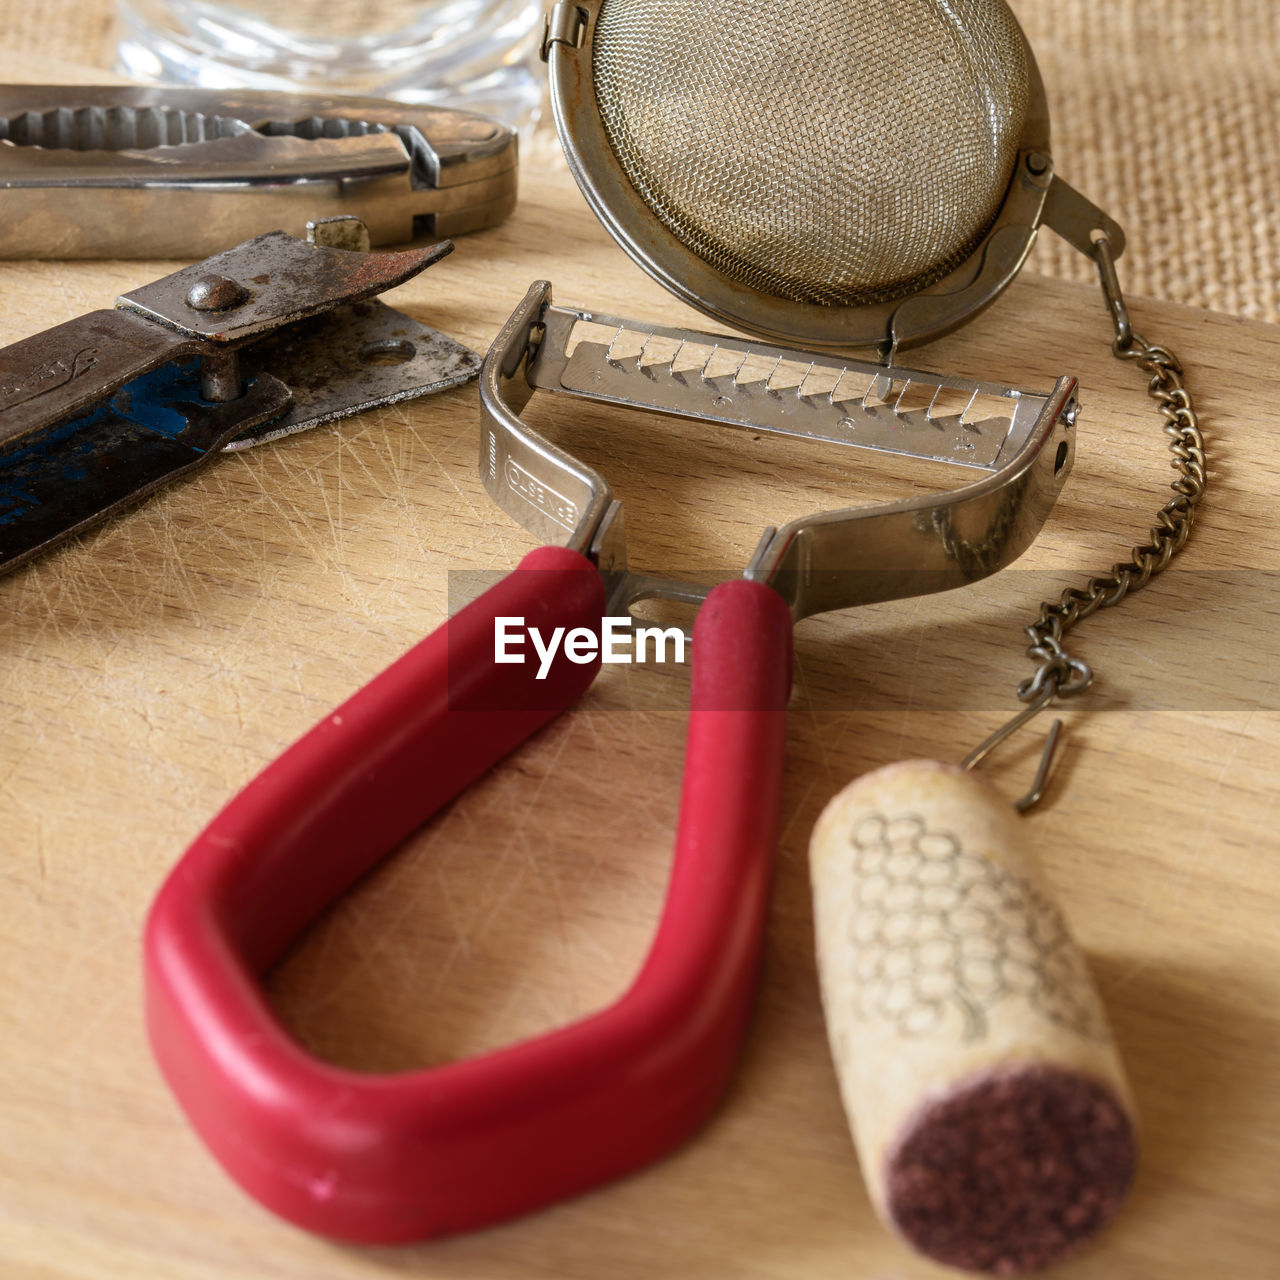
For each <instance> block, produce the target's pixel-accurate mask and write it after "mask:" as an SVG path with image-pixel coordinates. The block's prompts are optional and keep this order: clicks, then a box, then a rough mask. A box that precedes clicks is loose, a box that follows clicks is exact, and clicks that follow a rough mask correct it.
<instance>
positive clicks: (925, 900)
mask: <svg viewBox="0 0 1280 1280" xmlns="http://www.w3.org/2000/svg"><path fill="white" fill-rule="evenodd" d="M849 849H850V854H851V858H852V866H851V871H852V872H853V874H852V875H851V876H850V883H851V884H852V886H853V911H852V913H851V916H850V920H849V942H850V943H851V944H852V946H853V947H854V948H855V950H856V960H855V972H856V974H857V978H858V987H857V1001H856V1005H855V1010H854V1012H855V1015H856V1016H857V1017H858V1018H859V1019H861V1020H870V1019H882V1020H884V1021H886V1022H888V1023H891V1024H892V1025H893V1026H894V1027H895V1029H896V1030H897V1031H898V1033H899V1034H900V1035H903V1036H919V1035H933V1034H941V1033H945V1032H946V1031H947V1030H948V1025H950V1028H951V1029H954V1031H955V1032H956V1034H957V1035H958V1036H959V1037H961V1038H963V1039H965V1040H977V1039H981V1038H982V1037H983V1036H985V1035H986V1034H987V1014H988V1012H989V1011H990V1010H991V1009H992V1008H993V1007H994V1006H995V1005H996V1004H997V1003H999V1002H1000V1001H1001V1000H1004V999H1005V998H1007V997H1011V996H1012V997H1020V998H1022V999H1024V1000H1027V1001H1029V1002H1030V1004H1031V1005H1032V1006H1033V1007H1034V1008H1035V1010H1036V1011H1037V1012H1038V1013H1039V1014H1041V1015H1042V1016H1043V1017H1045V1018H1047V1019H1049V1020H1050V1021H1051V1022H1054V1023H1057V1024H1058V1025H1059V1026H1063V1027H1066V1028H1068V1029H1070V1030H1072V1031H1075V1032H1077V1033H1078V1034H1080V1035H1083V1036H1088V1037H1089V1038H1091V1039H1096V1040H1102V1039H1105V1038H1106V1034H1107V1033H1106V1026H1105V1023H1104V1021H1103V1015H1102V1011H1101V1009H1100V1008H1099V1007H1098V1004H1097V1001H1096V1000H1095V999H1094V997H1093V990H1092V987H1091V986H1090V984H1089V983H1088V981H1087V979H1086V977H1085V975H1084V973H1083V972H1082V965H1081V960H1080V954H1079V952H1078V951H1077V949H1076V948H1075V946H1074V945H1073V943H1072V940H1071V935H1070V933H1069V932H1068V930H1067V924H1066V921H1065V919H1064V918H1063V915H1062V912H1061V911H1060V910H1059V909H1058V906H1057V905H1056V904H1055V903H1054V902H1052V901H1051V900H1050V899H1049V898H1048V897H1047V896H1046V895H1045V894H1044V893H1042V892H1041V891H1040V890H1038V889H1037V888H1036V887H1035V886H1034V885H1032V884H1030V883H1028V882H1027V881H1026V880H1024V879H1023V878H1022V877H1020V876H1017V875H1015V874H1013V873H1012V872H1010V871H1008V870H1006V869H1005V868H1004V867H1001V866H999V865H997V864H996V863H995V862H993V861H991V860H990V859H989V858H984V857H982V856H980V855H979V854H976V853H973V852H970V851H968V850H966V849H965V848H964V847H963V845H962V843H961V842H960V840H959V839H957V837H956V836H954V835H952V834H950V833H948V832H946V831H942V830H931V829H929V827H928V826H927V825H926V824H925V821H924V819H923V818H921V817H919V816H918V815H916V814H912V813H907V814H901V815H894V816H892V817H891V816H889V815H888V814H884V813H873V814H870V815H869V816H867V817H865V818H863V820H862V821H861V822H859V823H858V825H857V826H856V827H855V828H854V829H853V831H851V832H850V835H849Z"/></svg>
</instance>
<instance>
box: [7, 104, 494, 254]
mask: <svg viewBox="0 0 1280 1280" xmlns="http://www.w3.org/2000/svg"><path fill="white" fill-rule="evenodd" d="M515 200H516V135H515V131H514V130H512V129H509V128H508V127H507V126H506V125H504V124H500V123H499V122H498V121H496V120H491V119H489V117H488V116H482V115H479V114H477V113H475V112H468V111H453V110H447V109H445V108H443V107H421V106H406V105H405V104H404V103H398V102H387V101H384V100H382V99H378V98H356V97H350V98H349V97H317V96H311V95H292V94H282V93H262V92H257V93H255V92H248V91H245V92H240V91H235V90H218V91H213V90H209V89H177V88H169V87H165V88H157V89H142V88H136V87H124V88H116V87H108V86H95V87H87V88H86V87H81V86H78V85H37V86H29V85H6V86H0V219H2V220H3V225H4V235H3V236H0V257H5V258H199V257H205V256H207V255H208V254H211V253H218V252H220V251H221V250H223V249H229V248H231V246H232V245H235V244H238V243H239V242H240V241H241V240H245V239H247V238H249V237H250V236H255V235H258V234H259V233H261V232H264V231H270V230H272V229H274V228H277V227H279V228H283V229H284V230H286V231H289V232H291V233H292V234H293V235H296V236H299V237H300V236H301V235H302V234H303V229H304V225H305V223H306V222H307V221H308V220H311V219H317V218H323V217H331V216H336V215H339V214H344V215H355V216H358V217H360V218H362V219H363V220H364V222H365V223H366V224H367V225H368V227H369V232H370V235H371V238H372V243H373V244H375V245H385V244H407V243H408V242H409V241H411V240H414V239H424V238H430V239H432V240H442V239H445V238H447V237H450V236H456V235H462V234H463V233H465V232H468V231H478V230H480V229H481V228H482V227H489V226H493V225H494V224H495V223H498V222H501V221H502V220H503V219H504V218H505V217H506V216H507V215H508V214H509V213H510V212H511V210H512V209H513V208H514V207H515Z"/></svg>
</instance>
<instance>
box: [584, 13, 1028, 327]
mask: <svg viewBox="0 0 1280 1280" xmlns="http://www.w3.org/2000/svg"><path fill="white" fill-rule="evenodd" d="M591 60H592V61H591V65H592V79H593V81H594V86H595V97H596V105H597V109H598V111H599V113H600V118H601V121H602V123H603V126H604V131H605V135H606V137H607V139H608V143H609V145H610V147H611V148H612V150H613V153H614V156H615V157H616V159H617V162H618V164H619V166H620V167H621V169H622V171H623V173H624V174H625V175H626V177H627V179H628V180H629V181H630V183H631V184H632V185H633V186H634V187H635V189H636V190H637V192H638V193H639V194H640V195H641V196H642V197H643V199H644V200H645V202H646V203H647V204H648V206H649V207H650V209H651V210H652V212H653V214H654V216H656V217H657V218H658V219H659V220H660V221H661V222H662V223H663V224H664V225H665V226H666V227H667V229H668V230H669V231H670V232H671V233H672V234H673V235H675V236H676V237H677V238H678V239H679V240H681V241H682V242H683V243H684V244H685V245H686V246H687V247H688V248H689V249H690V250H691V251H692V252H694V253H695V254H697V255H698V257H700V258H702V259H703V260H704V261H706V262H707V263H708V264H710V265H711V266H712V267H713V268H714V269H715V270H716V271H718V272H720V273H721V274H722V275H723V276H725V277H727V278H729V279H730V280H733V281H736V282H738V283H739V284H742V285H745V286H747V287H749V288H753V289H757V290H761V291H763V292H765V293H768V294H772V295H774V296H776V297H779V298H785V299H788V300H790V301H792V302H799V303H813V304H818V305H822V306H862V305H866V304H870V303H877V302H886V301H890V300H893V299H896V298H901V297H904V296H906V295H908V294H911V293H914V292H916V291H918V290H920V289H922V288H925V287H927V286H928V285H929V284H931V283H933V282H934V281H936V280H938V279H940V278H941V277H942V276H944V275H946V274H947V273H948V272H950V271H952V270H953V269H954V268H956V267H957V266H958V265H959V264H960V263H962V262H963V261H964V260H965V258H966V257H967V256H968V255H969V254H970V253H971V252H972V251H973V249H974V247H975V246H976V245H977V243H978V242H979V241H980V240H981V239H982V237H983V235H984V234H985V233H986V232H987V230H988V229H989V228H990V226H991V225H992V223H993V221H994V220H995V217H996V214H997V213H998V211H999V209H1000V206H1001V202H1002V200H1003V199H1004V196H1005V193H1006V190H1007V189H1008V186H1009V182H1010V178H1011V175H1012V173H1013V168H1014V165H1015V162H1016V159H1017V154H1018V144H1019V139H1020V137H1021V136H1022V132H1023V127H1024V124H1025V122H1026V117H1027V111H1028V103H1029V87H1028V81H1029V72H1028V55H1027V49H1026V43H1025V41H1024V39H1023V36H1022V33H1021V31H1020V30H1019V29H1018V25H1017V22H1016V20H1015V19H1014V17H1013V15H1012V14H1011V13H1010V12H1009V10H1008V9H1007V7H1006V6H1005V5H1004V4H1002V3H995V4H993V3H991V2H990V0H926V3H913V4H904V3H901V0H862V2H861V3H860V4H858V5H856V6H851V5H850V4H849V3H848V0H807V3H805V4H803V5H796V4H794V3H793V2H792V0H787V2H786V3H783V2H782V0H722V2H721V3H709V2H708V0H604V3H602V4H601V5H600V9H599V16H598V19H597V22H596V28H595V34H594V43H593V47H592V52H591ZM851 90H852V91H851Z"/></svg>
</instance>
